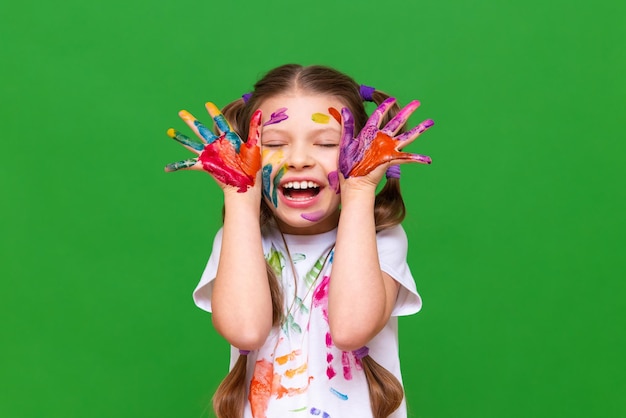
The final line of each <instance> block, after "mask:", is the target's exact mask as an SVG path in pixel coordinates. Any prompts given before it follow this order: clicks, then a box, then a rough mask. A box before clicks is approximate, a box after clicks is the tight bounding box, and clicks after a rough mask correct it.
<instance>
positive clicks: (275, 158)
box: [261, 148, 283, 165]
mask: <svg viewBox="0 0 626 418" xmlns="http://www.w3.org/2000/svg"><path fill="white" fill-rule="evenodd" d="M261 157H262V158H263V161H264V164H263V165H265V164H268V163H269V164H272V165H278V164H279V163H280V162H281V161H282V160H283V152H282V150H278V151H276V150H272V149H270V148H265V149H263V151H262V152H261Z"/></svg>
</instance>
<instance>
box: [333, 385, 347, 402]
mask: <svg viewBox="0 0 626 418" xmlns="http://www.w3.org/2000/svg"><path fill="white" fill-rule="evenodd" d="M330 393H332V394H333V395H336V396H337V397H338V398H339V399H341V400H342V401H347V400H348V395H345V394H343V393H341V392H339V391H338V390H337V389H335V388H330Z"/></svg>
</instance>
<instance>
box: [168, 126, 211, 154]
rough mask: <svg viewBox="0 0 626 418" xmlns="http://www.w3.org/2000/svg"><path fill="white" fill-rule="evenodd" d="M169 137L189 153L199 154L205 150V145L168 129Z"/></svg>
mask: <svg viewBox="0 0 626 418" xmlns="http://www.w3.org/2000/svg"><path fill="white" fill-rule="evenodd" d="M167 135H168V136H169V137H170V138H172V139H175V140H176V141H178V142H180V143H181V144H183V147H185V148H187V149H188V150H189V151H192V152H195V153H196V154H199V153H200V152H201V151H202V150H203V149H204V144H200V143H198V142H196V141H192V140H191V139H190V138H189V137H187V136H185V135H183V134H181V133H180V132H178V131H177V130H175V129H172V128H170V129H168V130H167Z"/></svg>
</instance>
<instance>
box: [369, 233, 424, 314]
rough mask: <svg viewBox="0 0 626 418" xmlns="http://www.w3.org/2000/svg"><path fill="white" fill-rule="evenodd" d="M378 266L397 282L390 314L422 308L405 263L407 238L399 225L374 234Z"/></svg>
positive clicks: (407, 312)
mask: <svg viewBox="0 0 626 418" xmlns="http://www.w3.org/2000/svg"><path fill="white" fill-rule="evenodd" d="M376 242H377V245H378V258H379V261H380V268H381V270H382V271H384V272H385V273H387V274H389V275H390V276H391V277H393V278H394V279H395V280H396V281H397V282H398V283H399V284H400V288H399V290H398V299H397V300H396V304H395V306H394V308H393V311H392V312H391V316H404V315H412V314H414V313H416V312H418V311H419V310H420V309H421V308H422V299H421V297H420V295H419V293H417V288H416V286H415V280H414V279H413V275H412V274H411V270H410V269H409V265H408V263H407V260H406V257H407V250H408V240H407V236H406V233H405V232H404V229H403V228H402V226H400V225H396V226H394V227H392V228H388V229H385V230H383V231H380V232H379V233H378V234H377V235H376Z"/></svg>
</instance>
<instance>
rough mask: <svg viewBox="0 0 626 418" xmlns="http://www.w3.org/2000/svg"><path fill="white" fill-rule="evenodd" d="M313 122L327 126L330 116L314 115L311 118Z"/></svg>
mask: <svg viewBox="0 0 626 418" xmlns="http://www.w3.org/2000/svg"><path fill="white" fill-rule="evenodd" d="M311 120H312V121H313V122H315V123H324V124H326V123H328V121H329V120H330V116H328V115H325V114H323V113H313V116H311Z"/></svg>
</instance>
